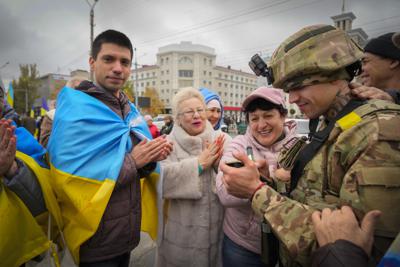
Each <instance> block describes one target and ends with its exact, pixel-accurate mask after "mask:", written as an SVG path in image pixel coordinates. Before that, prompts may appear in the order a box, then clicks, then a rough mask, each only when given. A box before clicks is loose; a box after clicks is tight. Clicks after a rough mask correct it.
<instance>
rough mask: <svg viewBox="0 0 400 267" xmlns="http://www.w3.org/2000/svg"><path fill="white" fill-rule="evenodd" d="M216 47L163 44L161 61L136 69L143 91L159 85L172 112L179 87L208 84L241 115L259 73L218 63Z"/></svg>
mask: <svg viewBox="0 0 400 267" xmlns="http://www.w3.org/2000/svg"><path fill="white" fill-rule="evenodd" d="M215 60H216V54H215V50H214V49H213V48H211V47H208V46H205V45H200V44H193V43H191V42H181V43H179V44H170V45H167V46H163V47H160V48H159V50H158V53H157V63H156V64H155V65H146V66H142V67H141V68H139V69H137V71H136V70H132V78H133V79H135V80H136V78H137V81H134V84H136V83H137V85H138V86H137V89H138V93H139V95H143V93H144V91H145V89H146V87H152V88H155V89H156V90H157V91H158V94H159V97H160V99H161V101H163V103H164V105H165V113H171V104H172V103H171V101H172V97H173V96H174V94H176V93H177V92H178V91H179V89H181V88H184V87H189V86H192V87H194V88H201V87H206V88H209V89H211V90H213V91H215V92H217V93H218V94H219V95H220V96H221V98H222V100H223V102H224V105H225V111H226V114H227V115H232V116H238V115H239V114H240V106H241V104H242V102H243V100H244V98H245V97H246V96H247V95H248V94H249V93H250V92H252V91H253V90H255V89H256V88H257V76H255V75H254V74H251V73H247V72H244V71H241V70H235V69H232V68H231V67H230V66H227V67H223V66H217V65H216V63H215Z"/></svg>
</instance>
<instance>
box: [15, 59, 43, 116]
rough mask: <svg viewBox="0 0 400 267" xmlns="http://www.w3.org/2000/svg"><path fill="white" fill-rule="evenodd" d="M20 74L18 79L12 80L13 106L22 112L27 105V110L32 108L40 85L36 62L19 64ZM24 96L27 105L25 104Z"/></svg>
mask: <svg viewBox="0 0 400 267" xmlns="http://www.w3.org/2000/svg"><path fill="white" fill-rule="evenodd" d="M19 70H20V76H19V78H18V80H13V81H12V85H13V88H14V108H15V110H16V111H17V112H18V113H19V114H22V113H24V112H25V111H26V110H25V108H26V106H27V107H28V111H29V110H30V109H31V108H32V106H33V103H34V101H35V99H36V98H38V94H37V90H38V88H39V86H40V80H39V71H38V69H37V66H36V64H26V65H24V64H21V65H19ZM26 98H27V100H28V105H26Z"/></svg>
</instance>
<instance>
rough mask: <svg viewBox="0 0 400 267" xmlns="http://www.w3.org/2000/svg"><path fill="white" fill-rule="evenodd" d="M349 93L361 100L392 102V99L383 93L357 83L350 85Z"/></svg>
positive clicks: (377, 89)
mask: <svg viewBox="0 0 400 267" xmlns="http://www.w3.org/2000/svg"><path fill="white" fill-rule="evenodd" d="M350 89H351V93H352V94H353V95H355V96H357V97H359V98H362V99H382V100H387V101H390V102H394V100H393V98H392V97H391V96H390V95H389V94H388V93H386V92H385V91H383V90H381V89H379V88H376V87H370V86H364V85H361V84H359V83H350Z"/></svg>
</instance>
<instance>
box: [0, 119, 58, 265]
mask: <svg viewBox="0 0 400 267" xmlns="http://www.w3.org/2000/svg"><path fill="white" fill-rule="evenodd" d="M15 135H16V136H17V154H16V156H17V158H18V159H20V160H22V161H23V162H24V163H25V164H26V165H27V166H28V167H29V168H30V169H31V170H32V171H33V172H34V173H35V175H36V177H37V179H38V181H39V184H40V186H41V189H42V192H43V196H44V199H45V202H46V207H47V210H48V211H49V212H50V214H51V215H52V216H53V218H54V220H55V222H56V223H57V224H58V227H59V228H60V229H61V228H62V227H63V226H62V221H61V213H60V210H59V208H58V205H57V201H56V199H55V197H54V194H53V192H52V190H51V187H50V184H49V179H50V172H49V169H47V168H46V163H45V162H44V155H45V153H46V150H45V149H44V148H43V147H42V146H40V144H39V143H38V142H37V141H36V140H35V138H34V137H33V136H32V135H31V134H30V133H29V132H28V131H27V130H26V129H25V128H22V127H20V128H17V129H16V131H15ZM47 214H48V213H46V214H42V216H45V217H47ZM0 218H3V219H2V220H0V237H1V238H0V259H1V264H0V265H1V266H20V265H22V264H23V263H25V262H27V261H28V260H30V259H32V258H34V257H36V256H38V255H39V254H41V253H43V252H45V251H46V250H47V249H49V247H50V244H51V241H50V240H48V239H47V234H46V233H45V231H43V228H44V229H46V228H47V227H46V225H43V226H41V225H39V223H38V221H37V220H36V219H35V218H34V217H33V216H32V214H31V213H30V211H29V210H28V208H27V207H26V206H25V204H24V203H23V202H22V200H21V199H20V198H19V197H18V196H17V195H16V194H15V193H14V192H13V191H11V190H9V189H8V188H7V187H5V186H4V185H3V184H2V183H1V182H0ZM42 227H43V228H42Z"/></svg>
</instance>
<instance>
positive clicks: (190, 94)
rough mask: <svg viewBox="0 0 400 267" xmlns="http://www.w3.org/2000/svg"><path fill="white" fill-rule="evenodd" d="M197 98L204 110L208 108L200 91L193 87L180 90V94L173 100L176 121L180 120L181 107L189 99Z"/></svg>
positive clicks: (173, 112)
mask: <svg viewBox="0 0 400 267" xmlns="http://www.w3.org/2000/svg"><path fill="white" fill-rule="evenodd" d="M191 98H197V99H199V100H200V101H201V103H202V104H203V106H204V108H205V107H206V103H205V101H204V97H203V95H202V94H201V93H200V92H199V90H197V89H195V88H193V87H185V88H182V89H181V90H179V92H178V93H177V94H176V95H175V96H174V97H173V98H172V114H173V115H174V118H175V119H178V113H179V105H180V104H181V103H182V102H183V101H185V100H188V99H191Z"/></svg>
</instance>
